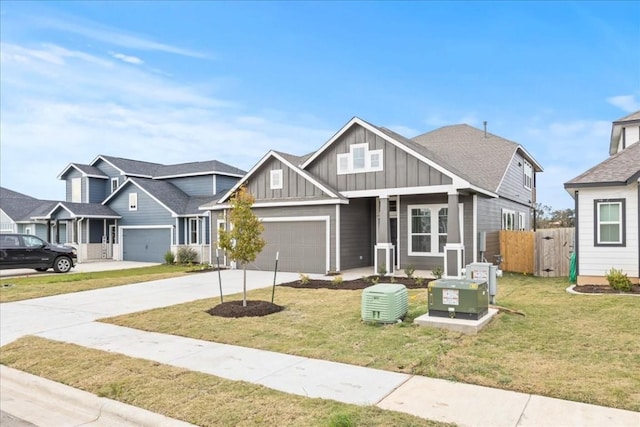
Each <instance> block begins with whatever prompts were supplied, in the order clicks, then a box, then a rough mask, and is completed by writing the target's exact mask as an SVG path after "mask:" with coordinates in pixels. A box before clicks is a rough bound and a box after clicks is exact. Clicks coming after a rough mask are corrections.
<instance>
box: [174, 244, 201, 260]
mask: <svg viewBox="0 0 640 427" xmlns="http://www.w3.org/2000/svg"><path fill="white" fill-rule="evenodd" d="M197 260H198V252H197V251H196V250H195V249H193V248H189V247H185V246H183V247H181V248H179V249H178V263H179V264H193V263H194V262H197Z"/></svg>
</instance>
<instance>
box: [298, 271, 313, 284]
mask: <svg viewBox="0 0 640 427" xmlns="http://www.w3.org/2000/svg"><path fill="white" fill-rule="evenodd" d="M310 282H311V277H309V276H307V275H306V274H302V273H300V283H301V284H303V285H308V284H309V283H310Z"/></svg>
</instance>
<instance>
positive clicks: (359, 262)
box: [339, 198, 376, 270]
mask: <svg viewBox="0 0 640 427" xmlns="http://www.w3.org/2000/svg"><path fill="white" fill-rule="evenodd" d="M375 203H376V199H375V198H362V199H351V200H349V204H348V205H340V208H339V209H340V269H342V270H348V269H351V268H359V267H368V266H370V265H373V246H374V244H375V238H376V237H375V224H376V221H375Z"/></svg>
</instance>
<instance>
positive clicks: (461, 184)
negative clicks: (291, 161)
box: [300, 117, 471, 188]
mask: <svg viewBox="0 0 640 427" xmlns="http://www.w3.org/2000/svg"><path fill="white" fill-rule="evenodd" d="M353 124H359V125H360V126H362V127H363V128H365V129H367V130H368V131H370V132H373V133H374V134H376V135H377V136H379V137H380V138H382V139H384V140H385V141H387V142H390V143H391V144H393V145H395V146H396V147H397V148H399V149H401V150H402V151H404V152H406V153H408V154H410V155H412V156H413V157H415V158H417V159H418V160H420V161H422V162H423V163H425V164H427V165H429V166H431V167H432V168H434V169H435V170H437V171H438V172H441V173H443V174H444V175H447V176H449V177H451V179H452V180H453V182H454V184H455V185H456V186H457V187H458V188H465V187H469V186H471V184H470V183H469V182H468V181H467V180H465V179H462V178H461V177H459V176H457V175H456V174H454V173H453V172H451V171H450V170H447V169H446V168H444V167H443V166H441V165H439V164H437V163H436V162H434V161H433V160H431V159H429V158H427V157H425V156H423V155H422V154H420V153H418V152H417V151H415V150H413V149H412V148H409V147H407V146H406V145H405V144H403V143H401V142H400V141H397V140H395V139H394V138H392V137H390V136H389V135H387V134H385V133H383V132H380V131H379V130H378V129H376V128H375V127H373V126H371V125H370V124H369V123H367V122H365V121H364V120H362V119H360V118H358V117H354V118H353V119H351V120H350V121H349V123H347V124H346V125H344V126H343V127H342V129H340V130H339V131H338V132H337V133H336V134H335V135H333V136H332V137H331V139H329V141H327V142H326V143H325V144H324V145H323V146H322V147H320V149H319V150H318V151H316V152H315V153H314V154H313V156H311V157H309V159H307V161H306V162H304V163H303V164H302V165H301V166H300V168H301V169H305V168H306V167H307V166H308V165H309V164H310V163H311V162H313V161H314V160H315V159H316V158H317V157H318V156H319V155H320V154H321V153H322V152H323V151H324V150H326V149H327V148H328V147H329V146H330V145H331V144H333V143H334V142H335V141H336V140H337V139H338V138H339V137H340V136H342V134H343V133H345V132H346V131H347V129H349V128H350V127H351V126H353Z"/></svg>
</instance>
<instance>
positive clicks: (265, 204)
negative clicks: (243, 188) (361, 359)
mask: <svg viewBox="0 0 640 427" xmlns="http://www.w3.org/2000/svg"><path fill="white" fill-rule="evenodd" d="M348 204H349V201H348V200H346V199H322V200H301V201H297V202H296V201H291V202H263V203H260V202H257V203H254V204H253V206H252V208H273V207H283V206H313V205H348ZM230 208H231V205H230V204H228V203H224V204H220V205H215V206H209V207H208V208H206V209H207V210H210V211H221V210H224V209H230ZM200 209H202V207H201V208H200Z"/></svg>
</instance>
